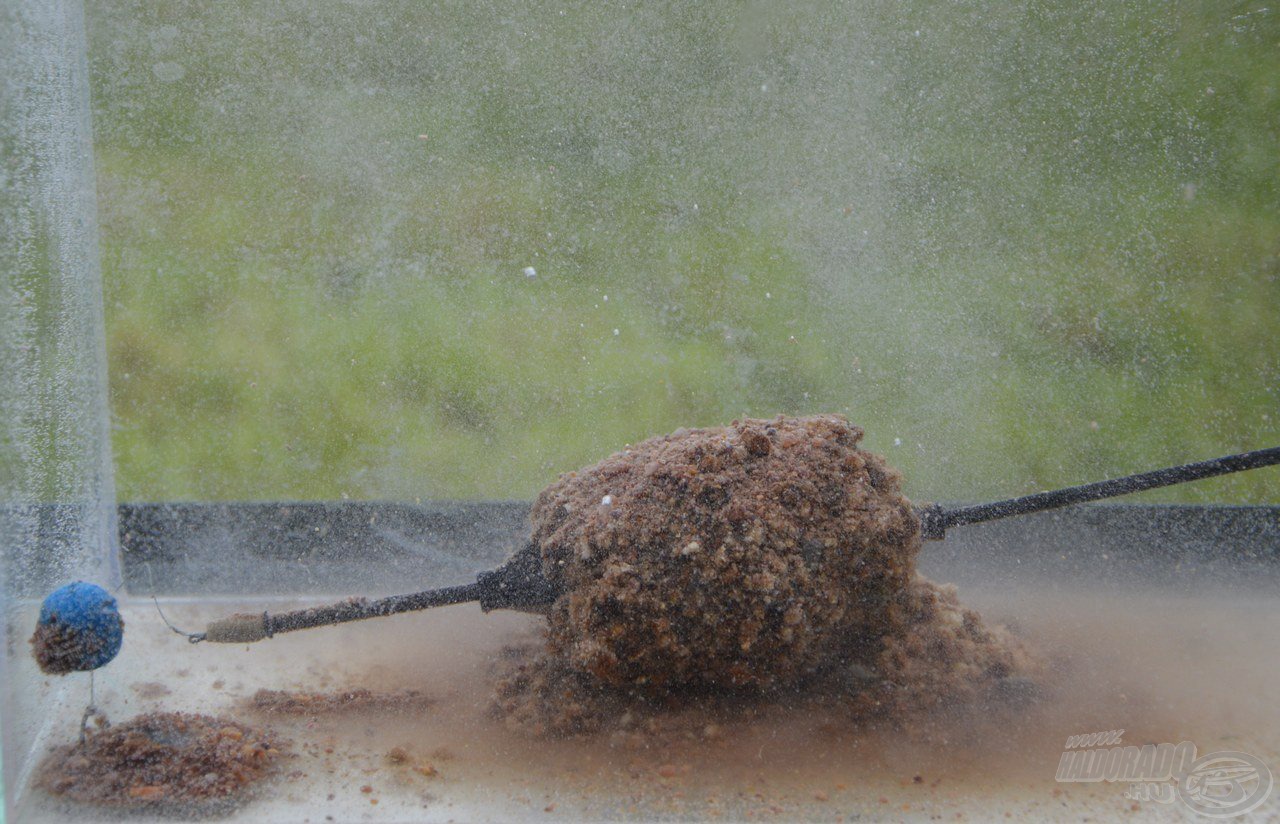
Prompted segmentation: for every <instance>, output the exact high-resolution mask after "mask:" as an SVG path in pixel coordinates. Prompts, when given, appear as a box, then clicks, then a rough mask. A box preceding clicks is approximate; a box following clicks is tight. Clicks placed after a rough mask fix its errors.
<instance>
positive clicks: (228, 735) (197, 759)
mask: <svg viewBox="0 0 1280 824" xmlns="http://www.w3.org/2000/svg"><path fill="white" fill-rule="evenodd" d="M284 750H285V744H284V743H283V742H281V741H280V740H279V739H277V738H276V737H275V736H274V734H273V733H271V732H270V731H268V730H262V729H256V728H254V727H249V726H246V725H244V724H240V723H237V722H235V721H230V720H227V719H225V718H214V717H211V716H208V715H195V714H188V713H148V714H146V715H141V716H138V717H137V718H133V719H131V720H129V721H127V722H125V723H123V724H119V725H116V726H113V727H109V728H107V729H105V730H100V731H96V732H91V733H90V734H89V735H87V736H86V738H85V740H84V742H83V743H76V744H68V745H66V746H62V747H58V748H56V749H54V750H53V751H52V752H50V753H49V755H48V756H47V757H46V758H45V760H44V762H43V763H42V764H41V765H40V768H39V770H38V772H37V776H36V779H35V783H36V786H38V787H40V788H42V789H44V790H46V791H48V792H50V793H52V794H53V795H56V796H60V797H63V798H67V799H69V800H72V801H77V802H81V803H86V804H94V805H102V806H113V807H164V808H166V809H169V808H181V807H183V806H185V805H194V806H193V807H192V812H195V811H197V810H199V809H201V808H202V807H203V805H206V804H215V805H218V804H219V803H235V802H237V801H240V800H243V798H244V797H245V796H246V795H247V791H248V790H249V788H250V787H252V786H253V785H254V784H256V783H257V782H259V781H261V780H262V779H263V778H265V777H267V776H268V775H269V774H270V773H271V772H272V770H273V768H274V766H275V763H276V760H277V759H278V758H279V756H280V755H281V754H282V753H283V752H284Z"/></svg>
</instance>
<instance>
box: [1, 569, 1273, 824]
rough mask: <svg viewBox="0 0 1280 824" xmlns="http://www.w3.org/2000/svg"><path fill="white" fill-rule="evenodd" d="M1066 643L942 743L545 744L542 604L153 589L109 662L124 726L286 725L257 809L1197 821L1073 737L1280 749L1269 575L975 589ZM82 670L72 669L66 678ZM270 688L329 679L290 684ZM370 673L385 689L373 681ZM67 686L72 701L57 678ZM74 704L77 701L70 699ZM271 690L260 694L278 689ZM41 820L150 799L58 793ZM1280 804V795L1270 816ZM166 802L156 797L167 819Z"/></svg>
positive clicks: (346, 816) (42, 684) (796, 722)
mask: <svg viewBox="0 0 1280 824" xmlns="http://www.w3.org/2000/svg"><path fill="white" fill-rule="evenodd" d="M961 596H962V598H963V599H964V600H965V602H966V603H967V604H969V605H971V606H973V607H975V608H977V609H979V610H981V611H982V612H983V614H984V616H986V617H988V618H990V619H992V620H994V621H1000V622H1005V623H1007V624H1009V625H1010V626H1012V627H1013V628H1015V629H1016V631H1017V632H1018V633H1019V634H1021V635H1022V636H1024V637H1026V638H1028V639H1030V640H1031V641H1032V642H1033V643H1034V644H1036V645H1037V646H1039V647H1040V648H1041V649H1042V650H1043V651H1045V652H1046V653H1047V654H1048V656H1049V657H1050V659H1051V661H1052V662H1053V668H1054V670H1053V671H1054V675H1053V683H1052V684H1051V694H1050V695H1049V696H1047V697H1045V698H1044V699H1043V700H1041V701H1040V702H1039V703H1037V704H1035V705H1033V706H1031V707H1030V708H1026V709H1022V710H1019V711H1017V712H1016V713H1013V714H1007V715H1004V716H1002V717H1001V718H1000V719H998V720H995V719H991V718H976V719H975V718H969V719H967V720H955V721H945V722H942V723H940V724H939V725H937V726H935V729H934V734H933V735H932V736H930V738H929V739H928V740H923V741H921V740H915V739H913V738H912V737H910V736H905V735H902V734H898V733H892V732H886V731H878V732H875V731H869V730H866V729H859V728H851V727H850V726H849V725H848V724H847V722H843V721H841V720H839V719H837V718H835V717H834V716H831V715H828V714H825V713H823V712H821V711H815V710H812V709H795V708H789V707H786V706H773V707H765V708H763V709H761V710H760V711H759V712H756V713H752V714H750V717H736V718H735V717H716V718H707V719H706V724H705V725H703V724H701V722H700V721H699V722H696V723H695V724H693V725H692V726H691V727H690V728H689V729H690V731H689V732H688V733H687V734H686V735H683V736H679V737H676V738H674V739H672V738H671V737H665V738H662V739H652V740H650V741H648V742H647V743H645V742H644V741H643V740H641V743H639V744H637V740H636V739H635V738H629V739H627V740H622V741H620V740H619V738H618V736H616V735H614V736H609V737H604V736H601V737H595V738H591V737H588V738H577V739H567V740H553V741H539V740H530V739H528V738H526V737H523V736H522V735H520V734H518V733H515V732H511V731H509V730H508V729H506V728H505V727H504V726H503V724H502V722H501V720H498V719H496V718H494V717H492V716H491V715H490V714H489V712H488V708H489V703H490V700H491V696H492V693H493V685H494V679H495V677H496V676H495V674H494V669H495V661H496V660H497V659H498V658H499V657H500V656H501V655H502V654H503V653H502V650H503V648H504V647H505V646H507V645H509V644H511V643H513V642H519V641H522V640H523V641H529V640H534V639H536V638H538V636H539V628H540V626H541V620H540V619H538V618H535V617H532V616H525V615H519V614H511V613H505V614H504V613H492V614H489V615H484V614H482V613H481V612H480V611H479V609H478V608H477V607H475V606H474V605H466V606H459V607H451V608H448V609H440V610H436V611H433V612H431V613H423V614H416V615H404V616H397V617H394V618H387V619H380V620H373V621H366V622H362V623H358V624H352V625H347V626H343V627H332V628H325V629H319V630H312V631H308V632H301V633H297V634H293V635H284V636H279V637H277V638H274V639H271V640H268V641H265V642H261V643H258V644H255V645H252V646H236V647H220V646H215V645H212V644H201V645H198V646H192V645H189V644H188V643H187V642H186V641H185V640H184V639H182V638H181V637H179V636H177V635H174V634H173V633H171V632H170V631H169V630H168V629H166V628H165V626H164V625H163V624H162V623H161V621H160V619H159V617H158V616H157V614H156V611H155V608H154V606H153V605H152V604H151V603H150V601H142V600H135V601H132V602H129V603H127V604H126V605H125V619H126V627H127V629H126V642H125V645H124V650H123V652H122V653H121V655H120V656H119V658H118V659H117V660H116V661H115V662H113V663H112V664H111V665H110V666H109V667H108V668H107V669H106V670H104V671H103V672H102V673H100V675H99V677H98V683H97V690H98V695H97V698H98V701H97V703H98V706H99V707H100V708H101V709H102V710H103V711H104V712H105V713H106V714H107V715H108V716H109V717H110V719H111V720H112V721H113V722H115V723H120V722H124V721H126V720H128V719H129V718H131V717H134V716H136V715H139V714H142V713H147V712H157V711H183V712H200V713H208V714H213V715H219V716H224V717H227V718H231V719H233V720H236V721H241V722H244V723H247V724H253V725H257V726H267V727H270V728H271V729H272V730H274V731H275V732H277V733H278V734H279V736H280V737H282V738H285V739H288V740H289V741H290V742H291V749H292V755H290V756H288V757H286V758H283V759H281V760H280V763H279V768H278V770H277V771H276V775H275V777H274V778H272V779H270V780H269V781H268V783H266V784H265V785H263V786H262V787H261V788H260V789H259V790H258V792H257V794H256V796H255V797H254V798H252V799H251V800H249V801H248V802H247V803H245V804H244V805H243V806H242V807H240V808H238V809H235V810H233V811H231V812H229V813H225V812H224V813H222V814H220V815H219V819H221V820H230V821H245V822H250V821H252V822H259V821H271V822H325V821H340V822H341V821H510V820H531V821H539V820H545V821H556V820H566V819H584V820H645V821H651V820H703V819H713V820H724V821H741V820H757V821H759V820H764V821H792V820H816V821H852V820H864V821H865V820H874V821H879V820H888V821H990V820H995V819H1010V820H1049V821H1107V820H1122V821H1135V820H1149V819H1159V820H1192V819H1195V818H1197V816H1195V815H1194V814H1193V813H1192V812H1191V811H1190V810H1189V809H1187V808H1186V807H1184V806H1183V805H1182V804H1180V803H1178V802H1176V801H1175V802H1174V803H1172V804H1161V803H1157V802H1151V801H1147V802H1139V801H1133V800H1131V799H1129V798H1126V796H1125V793H1126V790H1127V789H1128V787H1127V785H1123V784H1117V783H1105V782H1104V783H1092V784H1085V783H1074V784H1072V783H1058V782H1057V781H1056V780H1055V772H1056V770H1057V767H1058V763H1059V759H1060V758H1061V755H1062V752H1063V749H1064V745H1065V742H1066V739H1067V737H1068V736H1071V735H1078V734H1082V733H1092V732H1099V731H1104V730H1113V729H1123V730H1124V734H1123V741H1124V743H1126V744H1139V745H1140V744H1145V743H1157V744H1158V743H1162V742H1170V743H1177V742H1180V741H1183V740H1191V741H1194V742H1195V744H1196V745H1197V747H1198V749H1199V752H1200V753H1201V754H1204V753H1208V752H1213V751H1217V750H1235V751H1243V752H1247V753H1251V754H1253V755H1255V756H1257V757H1259V758H1261V759H1262V760H1263V761H1265V762H1266V763H1268V764H1269V765H1270V766H1271V768H1272V769H1273V770H1276V769H1278V768H1280V707H1278V706H1277V702H1276V701H1275V692H1276V689H1277V686H1278V684H1277V672H1278V669H1280V664H1278V663H1277V662H1280V620H1278V619H1280V609H1278V608H1277V602H1276V599H1275V598H1274V597H1272V596H1269V595H1266V594H1259V593H1254V594H1248V593H1228V594H1216V595H1202V596H1172V595H1169V594H1161V593H1159V592H1147V593H1128V594H1125V595H1123V596H1119V595H1116V594H1115V593H1108V594H1097V593H1091V592H1077V591H1071V590H1067V589H1057V588H1055V589H1052V590H1049V589H1045V588H1039V589H1036V588H1033V587H1027V588H1025V589H1022V590H1013V589H1007V590H1005V591H1004V592H995V591H991V592H982V591H974V590H972V589H970V590H968V591H965V590H962V591H961ZM297 606H299V602H297V601H291V602H288V603H282V602H277V603H269V602H263V601H256V602H253V603H252V604H245V603H229V602H216V603H214V602H203V603H192V602H168V603H166V608H167V612H168V613H169V617H170V619H171V620H173V621H174V622H175V623H176V624H178V625H179V626H183V627H188V628H196V627H200V626H203V625H204V624H205V623H206V622H207V621H208V620H209V619H212V618H217V617H222V616H225V615H227V614H229V613H230V612H232V611H236V610H240V609H244V608H250V609H281V608H285V609H287V608H296V607H297ZM11 675H13V676H15V677H18V678H24V679H28V680H26V683H28V684H31V685H32V686H33V688H35V689H39V690H43V691H44V692H46V693H47V695H48V701H49V703H48V706H50V711H51V712H52V713H53V714H54V718H55V719H56V722H55V723H54V725H53V731H52V733H51V739H50V740H49V741H47V742H45V744H44V745H43V746H42V750H47V748H48V747H49V746H51V745H53V744H61V743H65V742H67V741H70V740H71V739H72V738H73V736H74V735H75V731H76V726H77V724H78V722H79V716H80V711H81V709H82V708H83V705H84V700H85V698H86V697H87V689H88V679H87V677H83V676H73V679H75V680H70V681H68V680H65V679H58V680H55V679H48V678H46V677H43V676H40V675H39V674H38V673H37V672H36V670H35V667H34V664H32V665H31V667H30V671H29V672H28V671H25V670H24V671H23V672H20V673H11ZM68 686H70V688H68ZM260 690H277V691H288V692H298V693H306V694H309V695H313V696H318V697H317V698H315V699H312V703H311V704H307V700H308V699H306V698H303V699H301V700H302V703H303V705H302V706H298V704H297V700H295V699H297V696H292V697H290V696H280V695H275V696H273V697H270V698H269V699H268V700H267V701H266V703H267V704H270V705H271V707H268V708H266V709H265V710H264V709H263V708H262V707H259V708H258V709H253V708H252V706H253V701H254V697H255V695H257V694H258V693H259V691H260ZM364 690H367V691H368V693H364V692H356V691H364ZM59 695H61V696H62V697H61V698H58V697H57V696H59ZM59 702H60V703H59ZM259 703H262V699H261V697H260V698H259ZM18 813H19V818H20V820H23V821H28V820H30V821H66V820H102V819H104V818H128V817H130V815H131V814H122V813H119V812H111V813H109V814H105V813H104V811H103V810H101V809H95V808H91V807H85V806H74V805H68V804H67V803H65V802H62V801H60V800H57V799H54V798H52V797H50V796H49V795H47V794H45V793H44V792H42V791H40V790H35V789H32V790H28V791H26V792H25V793H24V795H23V800H22V802H21V804H20V807H19V810H18ZM1278 815H1280V792H1275V793H1273V795H1272V797H1271V798H1270V799H1269V800H1268V801H1267V803H1266V804H1265V805H1264V806H1263V807H1262V808H1260V809H1259V810H1257V811H1255V812H1254V813H1253V814H1252V816H1251V818H1256V819H1257V820H1267V819H1273V818H1275V817H1276V816H1278ZM147 817H148V818H150V819H152V820H154V815H151V816H147Z"/></svg>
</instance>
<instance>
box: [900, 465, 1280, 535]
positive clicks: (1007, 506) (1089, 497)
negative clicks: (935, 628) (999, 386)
mask: <svg viewBox="0 0 1280 824" xmlns="http://www.w3.org/2000/svg"><path fill="white" fill-rule="evenodd" d="M1275 464H1280V446H1273V447H1271V448H1270V449H1258V450H1256V451H1254V452H1242V453H1241V454H1239V455H1227V456H1226V457H1224V458H1214V459H1212V460H1208V461H1200V462H1198V463H1189V464H1183V465H1182V466H1171V467H1168V468H1166V469H1156V470H1153V471H1151V472H1142V473H1139V474H1137V475H1126V476H1125V477H1123V478H1113V479H1112V480H1109V481H1098V482H1096V483H1091V484H1084V485H1082V486H1071V487H1067V488H1066V489H1055V490H1053V491H1051V492H1037V493H1036V494H1034V495H1024V496H1022V497H1021V498H1010V499H1009V500H1006V501H995V502H994V503H989V504H975V505H973V506H964V507H960V508H958V509H942V508H941V507H939V506H937V505H931V506H928V507H925V508H924V509H922V510H921V512H920V521H921V525H922V531H923V534H924V537H925V538H928V539H931V540H941V539H942V538H943V537H945V536H946V532H947V530H948V529H950V528H951V527H953V526H964V525H966V524H977V523H982V522H984V521H994V520H997V519H999V518H1008V517H1009V516H1010V515H1027V514H1030V513H1032V512H1043V511H1044V510H1046V509H1057V508H1059V507H1063V506H1071V505H1072V504H1081V503H1085V502H1087V501H1097V500H1101V499H1103V498H1114V497H1116V496H1118V495H1129V494H1131V493H1134V492H1142V491H1144V490H1147V489H1156V488H1158V487H1162V486H1172V485H1173V484H1181V483H1186V482H1188V481H1198V480H1201V479H1202V478H1212V477H1215V476H1217V475H1228V474H1230V473H1232V472H1241V471H1243V470H1246V469H1258V468H1259V467H1263V466H1273V465H1275Z"/></svg>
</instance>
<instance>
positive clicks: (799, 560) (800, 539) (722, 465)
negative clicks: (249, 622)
mask: <svg viewBox="0 0 1280 824" xmlns="http://www.w3.org/2000/svg"><path fill="white" fill-rule="evenodd" d="M861 438H862V430H861V429H859V428H858V427H856V426H853V425H851V424H849V423H848V422H847V421H846V420H845V419H844V418H842V417H840V416H835V415H821V416H814V417H807V418H787V417H779V418H776V419H774V420H745V421H738V422H734V424H733V425H731V426H729V427H721V428H713V429H695V430H680V431H678V432H676V433H674V434H672V435H667V436H664V437H659V438H653V439H650V440H647V441H645V442H643V443H640V444H637V445H635V446H633V447H630V448H628V449H626V450H624V451H622V452H619V453H616V454H614V455H612V456H610V457H609V458H607V459H605V460H604V461H602V462H600V463H599V464H596V465H595V466H592V467H589V468H587V469H584V470H581V471H579V472H574V473H568V474H566V475H564V476H562V477H561V478H560V479H559V480H558V481H557V482H556V483H554V484H552V485H551V486H550V487H548V488H547V489H546V490H545V491H543V493H542V494H541V495H540V496H539V497H538V500H537V501H536V502H535V504H534V507H533V512H532V520H533V538H534V541H535V542H536V543H537V544H538V546H539V547H540V549H541V552H542V558H543V567H544V571H545V573H546V574H547V576H548V577H549V578H550V579H551V580H552V581H553V582H554V583H555V584H557V585H558V586H559V587H560V588H561V589H562V590H563V592H564V594H563V595H562V596H561V597H560V598H559V599H558V600H557V601H556V603H555V605H554V606H553V608H552V610H551V613H550V615H549V618H548V620H549V632H548V636H547V648H546V651H545V652H544V653H542V654H540V655H536V656H533V657H529V656H527V655H526V656H523V657H522V656H517V657H516V663H515V664H514V665H512V666H509V668H508V672H507V673H506V674H505V676H504V677H503V678H502V679H501V681H500V684H499V688H498V695H497V698H496V702H495V706H496V708H497V710H498V712H499V714H501V715H502V716H503V717H505V719H506V720H507V722H508V724H509V725H511V726H514V727H517V728H520V729H524V730H527V731H529V732H533V733H535V734H545V733H555V734H572V733H582V732H593V731H599V730H600V729H601V728H602V726H607V724H605V723H604V722H602V720H601V719H606V718H610V717H614V716H619V717H621V716H627V715H631V716H634V715H635V713H636V712H641V713H644V712H647V711H648V709H649V708H668V709H669V708H672V707H679V706H682V705H688V704H689V703H690V702H691V701H694V700H697V701H698V702H701V703H704V704H705V703H706V702H708V701H710V702H711V703H713V704H715V703H723V702H725V701H729V702H737V701H741V700H742V699H741V695H742V694H744V693H745V694H749V695H753V696H755V697H756V698H757V699H760V700H771V699H776V698H778V697H779V695H781V694H784V693H785V694H786V696H787V697H788V700H796V698H797V696H798V695H803V696H805V697H806V700H809V699H813V700H820V701H823V702H829V701H838V702H839V703H840V704H841V706H842V707H843V708H844V709H845V710H847V711H848V712H849V713H850V714H852V715H854V716H862V717H869V718H870V717H874V718H877V719H881V720H883V719H905V718H907V717H908V716H909V715H912V714H920V713H927V712H929V711H930V710H935V709H940V708H950V707H956V706H963V705H977V704H980V703H982V702H984V701H988V700H995V701H1000V702H1003V703H1005V704H1007V703H1009V702H1011V701H1016V700H1018V696H1024V695H1030V694H1032V693H1034V690H1035V686H1034V683H1035V677H1036V675H1037V673H1038V667H1039V664H1038V662H1037V659H1036V658H1035V656H1034V655H1033V654H1031V653H1030V652H1028V651H1027V650H1026V649H1025V648H1023V646H1022V645H1021V643H1020V642H1018V641H1017V640H1016V639H1014V638H1013V637H1012V636H1010V635H1009V634H1008V633H1007V632H1006V631H1004V630H1002V629H1000V628H989V627H987V626H985V625H984V624H983V622H982V619H981V618H980V616H978V615H977V613H975V612H973V611H971V610H966V609H964V608H963V607H961V606H960V604H959V602H958V601H957V599H956V596H955V592H954V588H950V587H945V586H939V585H937V584H934V583H932V582H929V581H926V580H924V579H922V578H920V577H919V576H918V574H917V572H916V566H915V561H916V555H917V553H918V552H919V550H920V545H921V538H920V523H919V519H918V517H917V516H916V514H915V512H914V510H913V509H912V507H911V503H910V502H909V501H908V500H907V499H906V498H905V497H904V496H903V495H902V492H901V485H900V477H899V475H898V473H897V472H896V471H895V470H893V469H892V468H890V467H889V466H888V465H887V464H886V463H885V461H884V459H883V458H881V457H880V456H878V455H874V454H872V453H869V452H866V451H864V450H862V449H860V448H858V442H859V441H860V440H861Z"/></svg>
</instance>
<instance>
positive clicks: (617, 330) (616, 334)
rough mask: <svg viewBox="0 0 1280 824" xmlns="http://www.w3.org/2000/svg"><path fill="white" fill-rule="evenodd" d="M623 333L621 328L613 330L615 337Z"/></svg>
mask: <svg viewBox="0 0 1280 824" xmlns="http://www.w3.org/2000/svg"><path fill="white" fill-rule="evenodd" d="M621 334H622V331H621V330H619V329H614V330H613V336H614V337H615V338H616V337H617V336H618V335H621Z"/></svg>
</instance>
